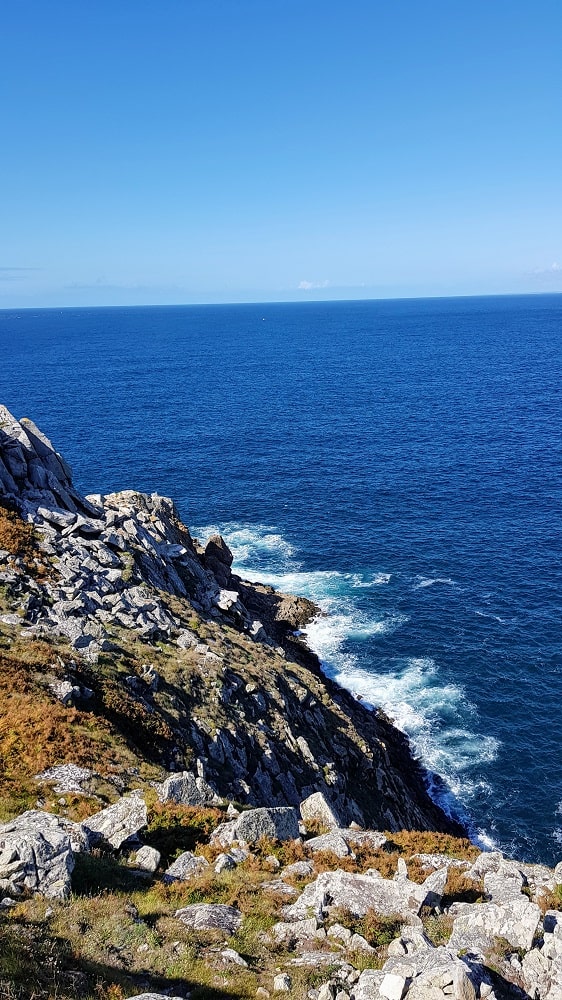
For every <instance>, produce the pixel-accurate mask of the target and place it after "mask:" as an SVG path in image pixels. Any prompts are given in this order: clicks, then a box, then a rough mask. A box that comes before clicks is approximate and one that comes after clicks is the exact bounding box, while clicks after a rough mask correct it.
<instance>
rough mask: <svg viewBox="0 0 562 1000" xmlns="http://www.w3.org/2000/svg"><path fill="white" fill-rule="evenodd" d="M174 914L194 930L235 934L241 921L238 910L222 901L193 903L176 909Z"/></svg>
mask: <svg viewBox="0 0 562 1000" xmlns="http://www.w3.org/2000/svg"><path fill="white" fill-rule="evenodd" d="M174 916H175V917H177V918H178V920H181V922H182V924H185V925H186V926H187V927H193V929H194V930H196V931H202V930H208V929H216V930H219V931H224V932H225V933H226V934H235V933H236V931H237V930H238V928H239V927H240V924H241V923H242V914H241V912H240V910H237V909H236V908H235V907H234V906H225V905H224V904H222V903H194V904H193V905H192V906H184V907H182V909H180V910H176V912H175V914H174Z"/></svg>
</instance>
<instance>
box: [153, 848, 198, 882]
mask: <svg viewBox="0 0 562 1000" xmlns="http://www.w3.org/2000/svg"><path fill="white" fill-rule="evenodd" d="M208 867H209V862H208V861H207V859H206V858H203V857H201V856H200V855H199V854H193V853H192V852H191V851H184V853H183V854H180V856H179V858H176V860H175V861H174V862H173V863H172V864H171V865H170V867H169V868H167V869H166V871H165V872H164V882H187V880H188V879H190V878H193V876H194V875H198V874H199V873H200V872H201V871H203V869H204V868H208Z"/></svg>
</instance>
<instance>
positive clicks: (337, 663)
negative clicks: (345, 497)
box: [194, 522, 498, 845]
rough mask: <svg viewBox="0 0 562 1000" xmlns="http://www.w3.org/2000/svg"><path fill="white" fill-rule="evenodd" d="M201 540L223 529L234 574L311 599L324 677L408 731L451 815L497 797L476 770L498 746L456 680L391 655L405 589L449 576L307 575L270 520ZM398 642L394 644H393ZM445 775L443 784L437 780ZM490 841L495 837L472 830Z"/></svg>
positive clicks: (313, 639)
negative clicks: (392, 588) (391, 593)
mask: <svg viewBox="0 0 562 1000" xmlns="http://www.w3.org/2000/svg"><path fill="white" fill-rule="evenodd" d="M194 531H195V534H196V535H197V536H198V537H199V538H201V539H202V540H204V539H206V538H208V537H209V536H210V535H211V534H214V533H220V534H222V535H223V537H224V538H225V540H226V542H227V544H228V545H229V547H230V549H231V550H232V553H233V556H234V564H233V570H234V572H236V573H237V574H239V575H240V576H243V577H244V578H246V579H251V580H254V581H256V582H260V583H266V584H269V585H271V586H273V587H275V588H277V589H278V590H281V591H284V592H287V593H294V594H299V595H302V596H304V597H308V598H309V599H310V600H312V601H314V602H315V603H316V604H317V605H318V606H319V608H320V609H321V613H320V614H319V615H317V616H316V618H314V619H313V621H312V622H310V623H309V624H308V625H307V626H306V628H305V629H304V630H303V634H304V635H305V637H306V640H307V642H308V645H309V646H310V647H311V649H313V650H314V651H315V652H316V653H317V655H318V656H319V658H320V660H321V662H322V665H323V669H324V671H325V672H326V673H327V674H328V675H329V676H330V677H332V678H333V679H334V680H336V681H337V682H338V683H339V684H341V685H342V687H345V688H346V689H347V690H349V691H351V692H352V693H353V694H354V695H355V696H356V697H357V698H359V699H361V700H362V701H363V702H364V703H365V704H367V705H368V706H372V707H380V708H382V709H383V710H384V711H385V713H386V714H387V715H388V716H389V717H390V718H391V719H392V720H393V722H394V723H395V725H396V726H397V727H398V728H399V729H401V730H402V731H403V732H404V733H406V734H407V735H408V737H409V739H410V742H411V745H412V747H413V750H414V753H415V754H416V755H417V756H418V757H419V759H420V760H421V762H422V763H423V765H424V767H425V768H426V769H427V771H428V772H429V789H430V792H431V794H432V795H433V797H434V799H435V800H436V801H438V802H439V804H440V805H441V807H442V808H443V809H444V810H445V811H446V812H447V813H448V814H449V815H454V816H456V817H457V818H461V819H462V820H463V821H464V822H465V823H467V822H468V817H469V814H470V802H471V800H474V799H480V800H481V799H482V798H486V797H488V796H489V795H491V788H490V786H489V785H488V783H487V782H486V781H485V780H484V778H483V777H482V776H481V775H480V774H479V765H483V764H485V763H487V762H490V761H492V760H494V758H495V757H496V755H497V750H498V741H497V740H496V739H495V738H494V737H492V736H485V735H480V734H479V733H478V732H477V724H478V719H477V713H476V709H475V707H474V705H473V704H472V703H471V701H470V700H469V699H468V697H467V694H466V690H465V689H464V687H463V686H462V685H459V684H456V683H450V682H448V681H447V679H446V678H445V677H443V676H442V672H441V670H440V668H439V665H438V664H437V663H436V662H435V660H434V659H432V658H431V657H430V656H427V657H426V656H400V655H393V654H392V650H391V652H390V655H389V650H388V642H386V643H385V650H384V653H383V652H382V651H381V649H380V643H381V640H383V639H389V637H392V636H393V634H395V633H398V632H399V630H400V629H401V628H403V627H404V626H405V625H406V624H407V623H408V622H409V616H408V615H407V614H405V613H404V612H403V611H401V610H400V607H399V605H400V599H401V595H402V593H403V592H404V591H406V590H410V591H411V590H412V589H419V588H421V589H424V588H426V587H429V586H432V585H433V584H445V585H448V586H451V587H454V586H455V584H454V581H453V580H451V579H449V578H435V579H433V578H425V577H419V576H418V577H414V578H410V579H406V578H404V579H402V580H394V578H393V577H392V575H391V574H390V573H386V572H384V571H376V572H373V571H372V570H370V571H369V572H366V573H360V572H353V573H343V572H339V571H338V570H310V571H307V570H306V569H305V568H304V567H303V565H302V563H301V562H300V561H299V560H298V553H297V550H296V548H295V546H293V545H292V544H291V543H290V542H288V541H287V540H286V539H285V538H284V537H283V535H282V534H281V533H280V532H279V530H278V529H277V528H276V527H275V526H272V525H267V524H247V523H233V522H231V523H227V524H223V525H206V526H203V527H200V528H198V529H194ZM391 581H392V582H393V583H396V595H395V599H394V600H393V601H391V606H390V607H389V606H388V602H386V605H387V606H386V607H385V608H383V607H381V606H379V605H378V600H377V593H380V590H379V588H381V587H382V588H383V589H384V592H385V593H386V592H387V591H388V585H389V584H390V583H391ZM390 641H391V642H392V639H390ZM432 775H438V776H439V779H440V780H432ZM473 834H474V836H475V839H477V840H479V842H481V843H482V844H483V845H485V844H489V845H491V844H493V843H494V841H493V839H492V838H491V837H490V835H489V834H488V833H487V832H486V831H484V830H478V831H477V830H476V829H474V830H473Z"/></svg>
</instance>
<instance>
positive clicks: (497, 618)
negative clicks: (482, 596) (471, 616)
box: [475, 610, 513, 625]
mask: <svg viewBox="0 0 562 1000" xmlns="http://www.w3.org/2000/svg"><path fill="white" fill-rule="evenodd" d="M475 613H476V614H477V615H478V616H479V617H480V618H493V619H494V621H495V622H499V623H500V625H509V624H510V622H509V621H508V620H507V618H500V616H499V615H492V614H490V613H489V612H488V611H478V610H477V611H476V612H475ZM512 621H513V619H512Z"/></svg>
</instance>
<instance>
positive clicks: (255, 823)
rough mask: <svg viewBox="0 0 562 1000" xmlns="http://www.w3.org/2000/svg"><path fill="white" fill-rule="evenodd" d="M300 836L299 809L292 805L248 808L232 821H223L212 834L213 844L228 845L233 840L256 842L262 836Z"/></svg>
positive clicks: (287, 838)
mask: <svg viewBox="0 0 562 1000" xmlns="http://www.w3.org/2000/svg"><path fill="white" fill-rule="evenodd" d="M298 836H299V821H298V816H297V811H296V809H294V808H293V807H292V806H277V807H275V808H272V809H267V808H263V809H248V810H247V812H242V813H240V816H239V817H238V818H237V819H235V820H232V821H231V822H230V823H222V824H221V825H220V826H219V827H217V829H216V830H214V831H213V833H212V835H211V843H212V844H221V845H222V846H223V847H228V846H229V845H230V844H232V843H233V841H235V840H238V841H240V843H242V844H255V843H256V842H257V841H258V840H260V839H261V838H262V837H269V838H271V839H272V840H296V838H297V837H298Z"/></svg>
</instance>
